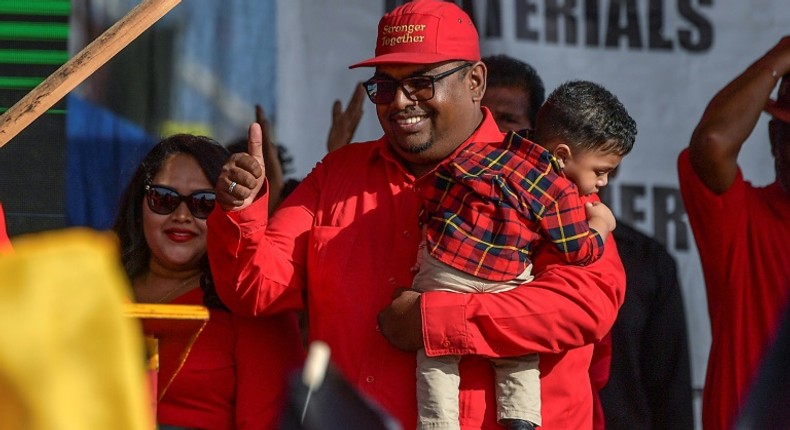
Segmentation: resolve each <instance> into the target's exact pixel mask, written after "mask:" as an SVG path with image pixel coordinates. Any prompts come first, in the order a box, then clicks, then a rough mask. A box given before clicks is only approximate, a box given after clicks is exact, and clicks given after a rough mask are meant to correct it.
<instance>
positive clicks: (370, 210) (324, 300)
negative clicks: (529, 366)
mask: <svg viewBox="0 0 790 430" xmlns="http://www.w3.org/2000/svg"><path fill="white" fill-rule="evenodd" d="M463 62H471V63H472V64H471V65H470V66H469V67H466V68H463V69H459V70H458V71H456V73H452V74H449V73H448V74H443V73H445V72H448V71H450V70H452V69H454V68H457V67H458V66H459V65H460V64H462V63H463ZM355 66H375V67H376V69H375V74H374V77H375V78H376V85H374V86H368V87H367V90H368V95H369V96H370V97H371V98H372V99H374V98H375V99H377V100H378V101H381V102H382V103H381V104H377V105H376V111H377V115H378V118H379V122H380V124H381V126H382V129H383V131H384V136H382V137H381V138H380V139H378V140H376V141H372V142H365V143H356V144H351V145H346V146H344V147H342V148H340V149H337V150H335V151H333V152H331V153H329V154H328V155H327V156H326V157H325V158H324V159H323V160H322V161H321V162H320V163H319V164H318V165H316V167H315V168H314V169H313V171H312V172H311V173H310V174H309V175H308V176H307V177H306V178H305V179H304V181H303V182H302V184H301V185H300V186H299V187H298V188H297V189H296V190H295V191H294V192H293V194H291V195H290V196H289V197H288V199H286V201H285V202H283V204H282V206H280V207H279V209H278V210H277V211H276V212H275V213H274V215H273V216H272V218H271V219H269V218H268V216H267V211H266V207H267V203H268V202H267V200H268V193H267V184H266V181H265V180H264V166H263V162H262V156H261V150H260V145H261V131H260V127H258V126H257V125H255V124H253V125H251V127H250V151H249V155H248V154H234V155H233V156H232V157H231V159H230V161H229V162H228V163H227V164H226V165H225V166H224V168H223V173H222V174H221V176H220V179H219V182H218V185H217V187H216V194H217V202H218V203H219V205H220V207H221V209H222V210H215V211H214V212H213V213H212V215H211V216H210V218H209V221H208V222H209V232H208V247H209V258H210V259H211V264H212V269H213V271H214V273H215V282H216V286H217V291H218V293H219V294H220V296H221V297H222V299H223V301H224V302H225V303H226V304H227V306H228V307H230V308H231V309H232V310H234V311H236V312H240V313H245V314H252V315H266V314H271V313H276V312H280V311H282V310H288V309H305V308H306V310H307V312H308V313H309V316H310V318H309V338H310V340H322V341H324V342H326V343H327V344H328V345H329V346H330V347H331V349H332V361H333V364H334V365H335V366H336V367H337V369H338V370H339V371H340V372H341V373H342V374H343V376H344V377H345V378H347V379H348V380H349V381H350V383H351V384H352V385H354V386H355V387H356V388H357V389H359V390H360V391H361V392H363V393H365V394H366V395H367V396H369V397H371V398H372V399H374V400H375V401H376V402H377V403H379V404H380V405H381V406H383V408H384V409H386V410H387V411H388V412H389V413H391V414H392V415H393V416H394V417H395V418H396V419H397V420H398V421H399V422H400V423H401V425H403V426H404V427H405V428H414V427H415V426H416V423H417V404H416V395H415V393H416V388H415V353H414V352H413V351H416V350H417V349H418V348H421V347H424V348H425V350H426V353H427V354H429V355H449V354H457V355H469V356H468V357H464V359H463V360H462V361H461V364H460V373H461V376H462V377H461V381H462V382H461V387H460V398H459V401H460V411H461V416H460V425H461V428H464V429H473V428H490V429H494V428H499V425H498V424H497V423H496V406H495V405H496V400H495V398H494V376H493V371H492V369H491V366H490V364H489V361H488V359H487V358H485V357H506V356H520V355H526V354H531V353H539V354H541V364H540V368H541V369H540V370H541V386H542V388H541V389H542V396H541V397H542V413H543V423H542V424H543V426H542V427H543V428H545V429H589V428H591V426H592V399H591V397H592V390H591V387H590V383H589V378H588V376H587V371H588V367H589V364H590V357H591V355H592V343H593V342H595V341H597V340H599V339H601V338H602V337H603V336H604V335H605V334H606V333H607V332H608V331H609V329H610V328H611V326H612V323H613V322H614V320H615V317H616V314H617V309H618V307H619V306H620V304H621V303H622V300H623V295H624V285H625V277H624V273H623V268H622V264H621V263H620V260H619V258H618V256H617V249H616V247H615V246H614V244H613V242H612V241H611V240H610V241H609V242H607V244H606V246H605V251H604V255H603V256H602V258H601V259H599V260H598V261H596V262H595V263H593V264H590V265H588V266H586V267H578V266H569V265H566V264H563V263H562V262H561V260H560V259H559V258H558V257H557V256H556V255H554V254H552V253H549V252H538V253H537V258H536V259H535V261H534V269H535V274H536V279H535V280H533V281H532V282H531V283H530V284H529V287H528V288H516V289H513V290H511V291H507V292H503V293H499V294H456V293H450V292H430V293H424V294H420V293H418V292H416V291H412V290H409V289H407V288H406V287H408V286H410V285H411V283H412V279H413V276H414V275H413V273H412V271H411V270H410V269H411V268H412V266H413V265H414V263H415V259H416V255H417V248H418V245H419V242H420V239H421V234H420V233H421V232H420V229H419V226H418V215H419V210H420V207H421V206H422V203H423V202H422V198H421V197H420V189H421V187H424V186H425V185H426V184H428V183H430V182H429V181H431V180H432V179H433V172H434V170H435V168H436V167H437V165H439V164H440V163H443V162H446V161H447V160H450V159H452V158H453V157H454V156H455V155H456V154H457V152H459V151H460V150H461V149H462V148H463V147H465V146H468V144H470V143H472V142H481V141H486V142H490V141H496V140H501V139H503V137H504V136H503V134H502V133H501V132H500V131H499V130H498V127H497V125H496V123H495V122H494V120H493V118H492V117H491V114H490V112H489V111H488V110H487V109H484V108H482V107H481V105H480V101H481V99H482V96H483V93H484V92H485V87H486V68H485V65H484V64H483V63H482V62H481V61H480V53H479V47H478V36H477V31H476V30H475V28H474V25H473V24H472V21H471V19H469V17H468V16H467V15H466V14H465V13H464V12H463V11H462V10H461V9H460V8H458V7H457V6H456V5H455V4H454V3H452V2H444V1H435V0H418V1H413V2H409V3H406V4H404V5H403V6H401V7H398V8H396V9H395V10H393V11H392V12H390V13H389V14H386V15H385V16H384V17H383V18H382V20H381V22H380V23H379V34H378V41H377V47H376V57H375V58H373V59H371V60H368V61H365V62H362V63H359V64H357V65H355ZM437 76H440V77H437ZM418 89H419V91H417V90H418ZM379 92H381V93H379ZM379 97H382V98H379ZM384 101H387V103H384ZM393 297H394V301H393ZM382 309H384V311H382ZM380 313H381V314H380ZM379 314H380V315H379ZM377 321H378V322H380V324H377ZM272 353H273V354H275V353H277V351H276V350H275V349H274V348H273V350H272ZM476 355H480V356H484V357H477V356H476Z"/></svg>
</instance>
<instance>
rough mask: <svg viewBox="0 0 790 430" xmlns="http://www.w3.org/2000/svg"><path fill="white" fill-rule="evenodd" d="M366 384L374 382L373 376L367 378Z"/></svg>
mask: <svg viewBox="0 0 790 430" xmlns="http://www.w3.org/2000/svg"><path fill="white" fill-rule="evenodd" d="M365 382H367V383H368V384H369V383H371V382H373V377H372V376H368V377H367V378H365Z"/></svg>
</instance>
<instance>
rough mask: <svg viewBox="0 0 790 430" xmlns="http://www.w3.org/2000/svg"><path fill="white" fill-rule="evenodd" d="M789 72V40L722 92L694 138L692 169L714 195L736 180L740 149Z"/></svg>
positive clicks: (780, 44)
mask: <svg viewBox="0 0 790 430" xmlns="http://www.w3.org/2000/svg"><path fill="white" fill-rule="evenodd" d="M789 72H790V36H785V37H783V38H782V40H780V41H779V43H778V44H777V45H776V46H774V47H773V48H771V50H769V51H768V52H767V53H766V54H765V55H763V56H762V57H760V58H759V59H758V60H757V61H755V62H754V63H752V65H750V66H749V67H748V68H747V69H746V70H745V71H744V72H743V73H741V74H740V75H739V76H738V77H736V78H735V79H734V80H733V81H732V82H730V83H729V84H727V86H725V87H724V88H722V89H721V91H719V92H718V93H717V94H716V95H715V96H714V97H713V99H712V100H711V101H710V103H709V104H708V107H707V108H706V109H705V113H704V114H703V115H702V119H701V120H700V122H699V124H697V127H696V129H695V130H694V133H693V134H692V136H691V143H690V145H689V157H690V161H691V165H692V167H693V169H694V171H695V172H696V173H697V175H698V176H699V177H700V179H701V180H702V182H703V183H705V185H706V186H707V187H708V188H710V189H711V191H713V192H715V193H717V194H720V193H723V192H724V191H726V190H727V189H728V188H729V187H730V185H732V183H733V181H734V180H735V174H736V172H737V169H738V167H737V160H738V154H739V153H740V150H741V146H742V145H743V143H744V142H745V141H746V139H747V138H748V137H749V135H750V134H751V133H752V130H753V129H754V126H755V125H756V124H757V120H758V119H759V117H760V113H761V112H762V111H763V109H764V107H765V104H766V102H767V101H768V99H769V97H770V95H771V92H772V91H773V89H774V87H775V86H776V83H777V82H778V80H779V78H780V77H782V76H783V75H785V74H787V73H789Z"/></svg>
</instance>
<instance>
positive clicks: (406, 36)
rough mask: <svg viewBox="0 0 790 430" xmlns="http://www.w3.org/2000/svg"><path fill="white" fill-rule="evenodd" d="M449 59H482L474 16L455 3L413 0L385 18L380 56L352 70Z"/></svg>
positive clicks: (381, 23) (378, 47)
mask: <svg viewBox="0 0 790 430" xmlns="http://www.w3.org/2000/svg"><path fill="white" fill-rule="evenodd" d="M447 60H469V61H479V60H480V42H479V38H478V35H477V29H476V28H475V25H474V23H473V22H472V19H471V18H469V15H467V14H466V12H464V11H463V9H461V8H460V7H458V6H457V5H456V4H455V3H452V2H446V1H441V0H413V1H411V2H409V3H405V4H404V5H402V6H398V7H397V8H395V9H393V10H392V12H389V13H387V14H385V15H384V16H383V17H382V18H381V20H380V21H379V31H378V37H377V38H376V56H375V57H373V58H370V59H368V60H365V61H362V62H359V63H356V64H352V65H351V66H349V69H353V68H355V67H375V66H378V65H381V64H432V63H438V62H440V61H447Z"/></svg>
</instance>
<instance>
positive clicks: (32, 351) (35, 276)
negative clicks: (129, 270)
mask: <svg viewBox="0 0 790 430" xmlns="http://www.w3.org/2000/svg"><path fill="white" fill-rule="evenodd" d="M119 261H120V258H119V257H118V245H117V241H116V240H115V238H114V236H112V235H111V234H109V233H99V232H95V231H92V230H89V229H81V228H80V229H68V230H62V231H56V232H48V233H40V234H35V235H28V236H21V237H19V238H17V239H15V240H14V253H13V254H8V255H0V429H11V430H16V429H19V430H22V429H24V430H51V429H58V430H71V429H74V430H78V429H79V430H84V429H117V430H142V429H146V430H149V429H151V428H152V423H153V422H154V420H153V417H152V416H151V410H150V406H149V405H150V401H151V399H150V397H149V394H148V388H147V387H146V385H145V351H144V343H143V339H142V335H141V330H140V327H139V324H138V323H137V322H136V321H135V320H133V319H130V318H126V317H124V310H123V304H124V303H127V302H129V301H130V297H131V290H130V287H129V284H128V281H127V279H126V276H125V274H124V272H123V269H122V268H121V267H120V264H119Z"/></svg>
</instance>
